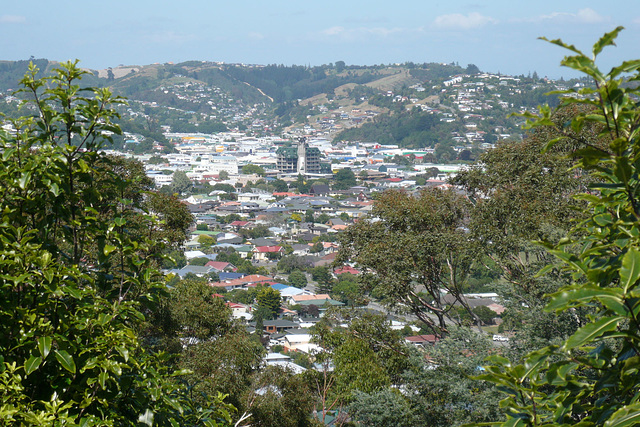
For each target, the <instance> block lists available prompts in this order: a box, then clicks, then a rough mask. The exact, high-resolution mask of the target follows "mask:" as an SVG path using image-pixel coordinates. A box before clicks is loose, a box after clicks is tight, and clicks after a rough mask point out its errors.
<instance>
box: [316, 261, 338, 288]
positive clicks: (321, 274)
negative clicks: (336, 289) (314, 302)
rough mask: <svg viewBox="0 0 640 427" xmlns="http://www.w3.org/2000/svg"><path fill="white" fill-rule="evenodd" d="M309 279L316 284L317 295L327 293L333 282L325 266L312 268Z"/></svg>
mask: <svg viewBox="0 0 640 427" xmlns="http://www.w3.org/2000/svg"><path fill="white" fill-rule="evenodd" d="M311 278H312V279H313V280H315V281H316V282H317V283H318V292H319V293H329V292H330V291H331V289H332V288H333V285H334V282H335V280H334V278H333V276H332V275H331V270H330V269H329V267H327V266H320V267H314V268H313V269H311Z"/></svg>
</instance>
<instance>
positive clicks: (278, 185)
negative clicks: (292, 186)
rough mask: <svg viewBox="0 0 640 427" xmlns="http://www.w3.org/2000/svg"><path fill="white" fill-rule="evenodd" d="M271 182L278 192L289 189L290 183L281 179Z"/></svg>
mask: <svg viewBox="0 0 640 427" xmlns="http://www.w3.org/2000/svg"><path fill="white" fill-rule="evenodd" d="M271 184H272V185H273V188H274V189H275V191H277V192H278V193H284V192H287V191H289V185H288V184H287V183H286V182H285V181H283V180H281V179H276V180H275V181H273V182H272V183H271Z"/></svg>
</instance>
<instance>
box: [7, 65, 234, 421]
mask: <svg viewBox="0 0 640 427" xmlns="http://www.w3.org/2000/svg"><path fill="white" fill-rule="evenodd" d="M36 74H37V69H36V68H35V66H31V67H30V69H29V72H28V73H27V75H26V76H25V77H24V78H23V79H22V81H21V84H22V85H23V87H24V89H23V91H24V92H25V93H26V94H28V98H29V101H27V102H26V104H28V105H30V106H31V107H32V110H31V111H35V112H36V114H35V115H34V116H28V117H21V118H17V119H13V120H12V124H13V126H14V128H15V129H16V132H15V133H13V134H9V133H6V132H3V133H2V134H0V144H1V145H0V152H1V156H0V163H1V164H0V181H1V182H2V186H0V199H1V200H2V201H3V205H2V211H1V212H0V215H1V220H0V355H1V356H0V384H2V386H1V387H0V402H1V403H0V418H1V419H2V420H3V422H5V423H7V424H12V425H13V424H15V425H67V424H68V425H138V423H145V424H148V425H152V424H154V425H184V424H191V425H215V423H221V424H223V425H224V424H225V423H229V422H230V417H229V410H230V409H232V408H230V407H228V406H227V405H223V404H222V403H221V399H222V397H221V396H218V397H214V398H213V400H212V402H209V403H208V404H206V405H204V406H202V405H200V406H198V405H196V404H194V402H193V401H192V400H191V398H190V396H189V395H188V393H186V391H185V389H184V388H183V387H182V386H181V385H180V384H179V383H178V382H177V381H176V378H175V376H177V375H179V374H180V373H179V372H174V371H172V369H171V368H170V366H171V365H170V364H169V363H168V359H167V357H166V356H164V355H162V354H151V353H149V352H148V351H147V350H146V349H145V348H144V347H143V346H142V345H141V340H140V337H139V335H138V332H139V330H140V329H141V328H142V327H143V325H144V323H143V322H144V321H145V316H144V315H143V313H145V312H148V311H149V310H151V309H152V308H153V307H154V304H155V303H157V302H158V301H159V296H160V295H161V294H162V288H163V287H162V285H161V283H159V278H160V276H159V274H158V272H157V270H156V268H155V266H156V264H157V258H156V256H155V255H154V254H157V250H158V249H159V248H161V247H162V244H158V242H156V241H153V240H152V239H151V237H154V236H155V235H154V234H153V230H154V227H157V228H158V229H160V228H161V227H160V224H159V223H158V222H157V221H155V220H154V218H153V217H151V216H147V215H145V214H144V213H143V212H142V211H141V210H140V206H141V204H142V198H143V197H142V195H141V194H140V193H139V192H138V191H137V189H138V188H141V187H142V188H144V186H145V185H146V184H145V183H144V182H142V181H136V180H135V179H132V178H131V177H127V176H122V177H121V180H110V179H109V178H106V177H112V176H114V175H116V174H117V173H118V172H121V173H122V175H126V173H124V172H126V171H125V169H126V168H124V169H122V170H119V166H118V164H117V162H114V159H109V158H106V157H104V156H103V155H102V154H100V148H101V147H102V146H103V145H104V144H105V143H108V142H109V140H110V135H111V134H118V133H120V130H119V127H118V126H117V124H115V119H117V114H116V113H115V111H114V110H113V108H112V106H113V105H114V104H118V103H122V102H123V101H122V100H121V99H119V98H116V97H112V95H111V94H110V92H109V91H108V90H106V89H92V88H83V87H80V86H79V85H78V84H77V81H78V80H79V79H80V78H81V77H82V76H83V75H84V72H83V71H82V70H81V69H80V68H78V67H77V64H76V63H64V64H61V65H60V68H57V69H56V70H54V73H53V75H52V76H51V77H48V78H45V79H40V78H37V77H36ZM106 165H108V167H105V166H106ZM110 174H111V175H110ZM134 174H135V173H134ZM141 229H144V230H145V232H144V233H142V232H141Z"/></svg>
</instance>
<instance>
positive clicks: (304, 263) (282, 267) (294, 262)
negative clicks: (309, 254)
mask: <svg viewBox="0 0 640 427" xmlns="http://www.w3.org/2000/svg"><path fill="white" fill-rule="evenodd" d="M309 267H311V261H309V260H308V259H306V258H304V257H299V256H297V255H285V256H283V257H282V258H280V261H278V271H280V272H282V273H291V272H292V271H294V270H302V271H306V270H307V269H309Z"/></svg>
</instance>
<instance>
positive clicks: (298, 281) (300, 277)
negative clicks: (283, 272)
mask: <svg viewBox="0 0 640 427" xmlns="http://www.w3.org/2000/svg"><path fill="white" fill-rule="evenodd" d="M287 280H288V281H289V284H290V285H291V286H295V287H296V288H304V287H305V286H307V276H305V274H304V273H303V272H302V271H300V270H293V271H292V272H291V273H290V274H289V278H288V279H287Z"/></svg>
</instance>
